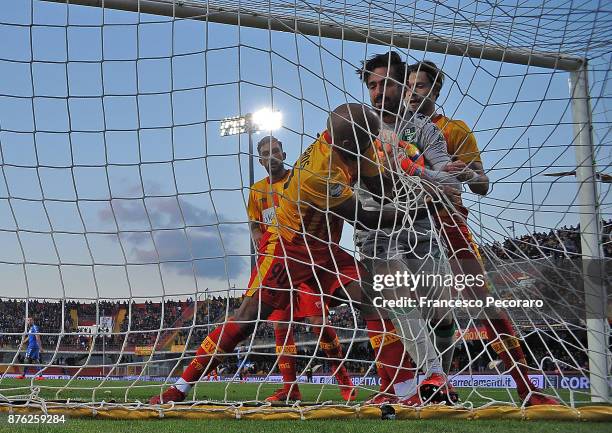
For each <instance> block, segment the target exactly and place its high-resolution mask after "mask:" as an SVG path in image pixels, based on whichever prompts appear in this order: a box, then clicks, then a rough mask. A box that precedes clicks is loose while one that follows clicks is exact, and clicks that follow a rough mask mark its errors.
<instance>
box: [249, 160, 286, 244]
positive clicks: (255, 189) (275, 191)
mask: <svg viewBox="0 0 612 433" xmlns="http://www.w3.org/2000/svg"><path fill="white" fill-rule="evenodd" d="M289 173H290V170H287V172H286V173H285V175H284V176H283V177H282V178H281V179H279V180H277V181H276V182H272V183H270V176H267V177H265V178H263V179H261V180H259V181H257V182H255V183H254V184H253V186H251V192H250V193H249V204H248V207H247V213H248V215H249V220H250V221H257V222H259V223H260V224H259V228H260V229H261V232H262V233H263V232H265V231H266V230H267V229H268V226H269V225H270V223H271V222H272V221H273V219H274V208H275V207H277V206H278V201H279V198H278V197H279V194H282V191H283V186H284V185H285V182H286V181H287V178H288V177H289Z"/></svg>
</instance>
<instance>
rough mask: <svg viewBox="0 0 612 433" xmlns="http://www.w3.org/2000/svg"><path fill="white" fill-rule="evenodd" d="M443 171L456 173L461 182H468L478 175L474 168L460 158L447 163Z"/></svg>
mask: <svg viewBox="0 0 612 433" xmlns="http://www.w3.org/2000/svg"><path fill="white" fill-rule="evenodd" d="M442 171H445V172H447V173H449V174H452V175H454V176H455V177H457V179H458V180H459V181H461V182H467V181H468V180H470V179H472V178H473V177H475V176H476V172H475V171H474V170H472V169H471V168H469V167H468V166H467V164H466V163H465V162H463V161H460V160H458V159H456V160H454V161H453V162H450V163H448V164H446V165H445V166H444V167H443V168H442Z"/></svg>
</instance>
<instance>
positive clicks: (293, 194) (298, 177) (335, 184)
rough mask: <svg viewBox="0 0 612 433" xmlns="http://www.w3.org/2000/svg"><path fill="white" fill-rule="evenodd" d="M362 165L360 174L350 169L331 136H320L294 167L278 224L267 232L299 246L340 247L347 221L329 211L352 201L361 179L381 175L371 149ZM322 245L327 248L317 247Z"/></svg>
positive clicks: (278, 217)
mask: <svg viewBox="0 0 612 433" xmlns="http://www.w3.org/2000/svg"><path fill="white" fill-rule="evenodd" d="M359 161H360V162H359V170H357V168H356V167H355V168H351V167H349V166H348V165H347V163H345V162H344V161H343V160H342V159H341V158H340V157H339V156H338V155H337V154H335V153H334V152H333V151H332V145H331V135H330V133H329V132H328V131H324V132H323V133H322V134H320V136H319V138H317V140H316V141H315V142H314V143H313V144H311V145H310V146H309V147H308V148H307V149H306V150H305V151H304V153H302V155H301V156H300V158H299V159H298V160H297V162H296V163H295V165H294V167H293V170H292V171H291V175H290V176H289V178H288V179H287V181H286V182H285V186H284V191H283V193H282V194H281V195H280V197H279V205H278V208H277V210H276V223H275V224H274V223H273V224H272V225H270V227H269V228H268V231H269V232H271V233H277V234H278V235H280V236H282V237H283V239H285V240H287V241H290V242H293V243H298V244H299V243H308V245H309V246H314V247H316V246H321V247H323V246H326V244H327V243H329V242H332V243H335V244H337V243H338V242H339V241H340V237H341V235H342V225H343V222H344V221H343V219H342V218H340V217H339V216H337V215H334V214H333V213H332V212H329V209H333V208H334V207H336V206H338V205H340V204H341V203H343V202H344V201H345V200H348V199H349V198H351V197H353V195H354V193H353V189H352V188H351V187H352V186H353V184H355V182H356V181H357V176H358V175H361V176H365V177H371V176H376V175H378V174H379V173H380V172H381V168H380V164H378V162H376V154H375V151H374V148H373V147H372V146H369V147H368V149H367V151H366V152H365V153H364V154H363V155H361V157H360V159H359ZM357 171H359V173H358V172H357ZM319 242H323V243H325V244H320V245H317V244H318V243H319Z"/></svg>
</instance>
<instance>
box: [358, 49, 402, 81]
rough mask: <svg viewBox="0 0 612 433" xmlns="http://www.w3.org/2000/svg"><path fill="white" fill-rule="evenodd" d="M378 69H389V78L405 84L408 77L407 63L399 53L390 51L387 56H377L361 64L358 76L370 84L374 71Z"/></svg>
mask: <svg viewBox="0 0 612 433" xmlns="http://www.w3.org/2000/svg"><path fill="white" fill-rule="evenodd" d="M376 68H389V69H390V71H389V76H390V77H391V78H393V79H394V80H396V81H398V82H399V83H401V84H403V83H404V81H405V77H406V62H404V61H403V60H402V58H401V57H400V55H399V54H398V53H397V51H389V52H388V53H385V54H375V55H374V56H372V57H370V58H369V59H368V60H367V61H365V62H364V61H362V62H361V68H359V69H357V75H359V78H360V79H361V81H363V82H364V83H366V84H367V83H368V80H369V79H370V75H371V74H372V71H374V69H376Z"/></svg>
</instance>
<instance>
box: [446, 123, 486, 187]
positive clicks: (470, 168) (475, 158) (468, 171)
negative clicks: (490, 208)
mask: <svg viewBox="0 0 612 433" xmlns="http://www.w3.org/2000/svg"><path fill="white" fill-rule="evenodd" d="M456 124H457V127H456V128H454V129H453V131H452V138H453V140H455V141H456V142H458V143H461V146H459V149H458V155H456V156H455V157H454V158H453V161H452V162H451V163H449V164H447V165H446V166H445V167H444V168H443V170H444V171H446V172H448V173H450V174H452V175H454V176H456V177H457V179H459V180H460V181H461V182H466V183H467V184H468V187H469V188H470V191H472V192H473V193H475V194H479V195H487V193H488V192H489V177H488V176H487V175H486V174H485V172H484V166H483V164H482V160H481V159H480V150H479V149H478V144H477V143H476V137H475V136H474V133H473V132H472V131H471V130H470V128H468V126H467V125H466V124H465V123H464V122H462V121H456Z"/></svg>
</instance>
